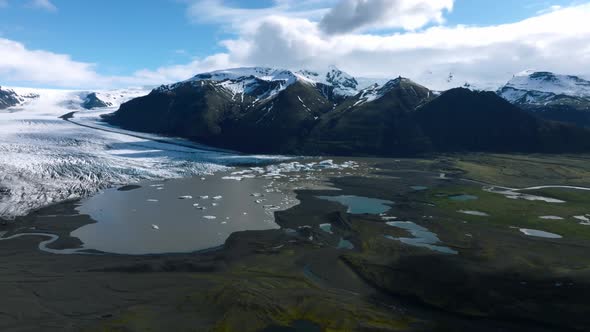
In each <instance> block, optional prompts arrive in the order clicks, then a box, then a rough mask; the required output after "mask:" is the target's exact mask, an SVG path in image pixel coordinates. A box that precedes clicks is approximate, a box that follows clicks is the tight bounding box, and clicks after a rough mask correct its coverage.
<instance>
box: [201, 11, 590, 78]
mask: <svg viewBox="0 0 590 332" xmlns="http://www.w3.org/2000/svg"><path fill="white" fill-rule="evenodd" d="M334 12H335V10H332V11H330V12H329V14H327V15H331V14H332V13H334ZM202 15H207V13H202ZM588 17H590V4H585V5H578V6H573V7H567V8H560V9H558V8H555V9H554V10H553V11H552V12H549V13H545V14H542V15H538V16H536V17H532V18H530V19H527V20H523V21H520V22H516V23H512V24H503V25H495V26H487V27H476V26H451V27H450V26H435V27H431V28H428V29H426V30H422V31H414V32H406V33H394V34H385V35H384V34H371V33H356V32H349V33H341V34H335V35H333V34H326V33H324V31H323V30H324V29H325V27H324V24H323V23H322V22H325V20H320V21H319V22H318V21H314V20H313V19H307V18H300V17H295V18H293V17H287V16H286V15H281V13H280V12H278V13H272V14H269V15H266V16H264V15H262V16H260V17H257V18H256V19H254V20H248V21H247V22H246V23H244V24H242V25H241V26H240V30H239V33H238V36H237V38H234V39H230V40H225V41H223V42H222V45H224V46H225V47H226V48H227V56H228V62H229V63H237V64H241V65H266V66H279V67H288V68H301V67H308V68H321V67H324V66H327V65H329V64H336V65H338V66H340V67H342V69H344V70H347V71H349V72H351V73H352V74H355V75H363V76H379V77H396V76H398V75H403V76H407V77H410V78H413V79H415V80H417V81H419V82H424V83H425V84H429V85H431V86H432V87H434V88H446V87H448V85H449V83H447V82H446V79H447V77H448V75H449V73H450V72H453V73H454V76H455V81H453V82H451V83H450V84H453V85H461V84H463V83H464V82H465V81H469V82H470V83H475V84H478V85H483V86H486V87H487V86H493V85H499V84H501V83H502V82H504V81H506V80H508V79H509V78H510V77H511V75H512V74H513V73H516V72H520V71H522V70H524V69H529V68H536V69H539V70H550V71H556V72H561V73H571V74H588V71H589V70H590V69H589V68H590V54H589V53H588V48H586V47H585V45H588V44H590V25H589V24H587V18H588ZM357 26H358V25H357Z"/></svg>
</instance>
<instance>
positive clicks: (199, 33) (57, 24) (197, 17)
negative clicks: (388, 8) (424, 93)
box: [0, 0, 585, 86]
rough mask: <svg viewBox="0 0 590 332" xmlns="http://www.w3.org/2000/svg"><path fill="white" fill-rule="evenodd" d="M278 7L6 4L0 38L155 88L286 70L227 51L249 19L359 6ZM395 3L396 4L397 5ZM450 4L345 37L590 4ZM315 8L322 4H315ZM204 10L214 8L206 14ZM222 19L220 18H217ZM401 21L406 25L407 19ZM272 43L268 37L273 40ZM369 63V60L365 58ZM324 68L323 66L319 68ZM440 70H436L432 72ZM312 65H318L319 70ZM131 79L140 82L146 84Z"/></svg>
mask: <svg viewBox="0 0 590 332" xmlns="http://www.w3.org/2000/svg"><path fill="white" fill-rule="evenodd" d="M280 1H282V2H284V3H287V4H288V5H287V7H288V8H287V9H281V8H278V7H280V5H277V2H276V1H271V0H260V1H250V0H248V1H246V0H232V1H222V0H204V1H199V0H124V1H122V0H101V1H74V0H0V38H2V39H4V40H8V41H13V42H15V43H18V44H21V45H22V46H23V47H25V48H26V50H27V51H31V52H34V51H36V50H42V51H44V52H50V53H55V54H59V55H66V56H68V57H69V59H70V60H71V61H73V62H79V63H82V64H88V65H89V66H90V68H89V69H88V70H90V71H92V73H91V74H88V73H86V74H88V77H91V76H92V75H97V76H99V77H100V78H101V79H102V78H104V77H117V78H118V79H117V80H119V81H121V82H119V83H117V84H125V82H124V81H126V80H125V79H123V78H122V77H133V76H134V75H136V76H137V72H138V71H150V73H149V75H150V79H146V80H145V81H146V82H145V83H147V84H151V83H155V82H151V81H150V80H156V79H157V78H159V77H156V76H154V73H152V71H153V72H158V70H159V69H161V70H167V68H170V67H174V66H181V67H186V68H185V69H187V72H186V75H189V72H188V69H194V70H199V69H204V70H205V69H207V67H206V65H207V64H208V63H210V64H211V65H212V67H216V66H217V65H222V64H228V65H230V64H236V65H265V64H267V62H268V64H270V65H277V64H279V65H280V64H281V63H275V62H274V61H273V59H271V60H270V61H269V60H268V59H264V60H261V62H264V63H253V62H256V59H255V58H254V59H253V58H252V57H243V58H239V57H238V56H237V55H235V54H239V53H240V50H239V49H237V47H238V46H235V47H234V49H233V50H231V49H230V50H228V46H227V44H226V41H230V43H231V41H236V40H243V39H247V38H254V37H253V34H254V33H253V32H252V31H253V29H256V28H258V27H252V26H248V24H246V21H253V22H258V21H259V20H261V17H263V16H268V17H270V16H273V15H278V16H283V17H284V22H289V24H292V25H293V26H295V25H296V24H300V23H301V24H303V25H305V24H306V23H305V22H303V23H302V22H294V21H292V20H293V18H294V17H297V18H300V19H304V20H307V21H309V22H311V23H313V24H315V23H318V22H319V21H321V20H322V17H321V16H319V17H317V16H314V15H316V14H308V13H307V11H308V10H310V9H321V10H325V11H329V10H330V9H332V8H333V7H336V6H337V5H338V4H339V2H344V1H352V2H354V1H355V0H341V1H340V0H319V1H317V0H316V1H315V2H312V4H311V5H309V4H308V5H305V4H303V5H301V6H299V5H298V4H297V2H295V1H293V0H280ZM308 1H309V0H308ZM397 1H398V0H391V2H397ZM444 1H446V3H449V2H450V3H452V10H451V11H449V10H445V9H442V10H439V9H433V10H439V11H440V13H442V17H443V18H444V21H437V20H436V19H434V18H433V19H430V20H429V21H428V22H427V23H426V24H422V25H421V26H420V27H419V28H417V29H415V28H410V29H408V28H407V27H406V26H395V23H390V22H389V23H384V22H385V19H384V18H380V19H379V20H380V21H379V23H378V24H377V23H375V24H373V23H371V24H373V25H370V26H367V28H366V29H359V30H354V31H347V34H348V35H350V36H351V38H353V37H354V35H365V36H366V35H375V36H381V37H387V36H390V35H395V34H398V35H404V34H412V33H420V32H421V31H426V30H428V29H430V28H432V27H436V26H442V27H447V28H453V27H457V26H458V25H469V26H478V27H486V26H500V25H503V24H509V23H517V22H520V21H523V20H525V19H527V18H531V17H535V16H539V15H543V14H544V13H545V12H549V11H551V8H553V10H556V9H558V8H559V7H557V6H560V7H561V8H567V7H569V6H575V5H584V4H585V2H584V1H578V2H573V1H571V0H570V1H568V0H551V1H549V0H548V1H544V0H540V1H533V0H523V1H514V0H478V1H473V0H456V1H452V0H441V3H442V2H444ZM303 2H305V1H303ZM376 2H378V1H376ZM399 2H403V0H399ZM203 3H214V4H216V5H217V6H218V7H219V8H217V7H216V8H217V9H216V10H219V11H221V10H227V13H226V12H223V13H221V14H219V13H218V12H213V11H209V10H210V6H209V7H206V6H203ZM300 3H301V2H300ZM314 3H320V4H321V5H319V6H315V5H314ZM441 6H444V5H441ZM195 7H196V9H195ZM304 7H305V8H304ZM316 7H317V8H316ZM191 8H192V10H191ZM202 8H208V9H205V10H202V11H201V9H202ZM220 8H221V9H220ZM236 8H241V9H246V11H245V12H244V13H246V14H244V17H243V20H241V19H240V17H239V15H238V16H237V17H236V15H235V13H233V14H232V13H231V11H230V10H229V9H236ZM264 8H266V9H269V8H270V10H269V11H268V12H264V13H262V12H258V11H256V10H257V9H264ZM441 8H442V7H441ZM247 9H251V10H247ZM200 11H201V12H200ZM248 13H252V15H253V17H249V16H248V15H249V14H248ZM217 14H219V15H218V16H216V15H217ZM400 15H402V14H400ZM429 15H430V14H429ZM401 19H402V20H403V17H401ZM376 22H377V21H376ZM275 23H276V24H282V23H277V22H274V23H273V24H275ZM261 24H263V23H261ZM285 24H287V23H285ZM294 29H299V27H294ZM301 29H303V28H301ZM280 33H283V34H284V33H287V32H285V31H283V30H281V31H277V35H278V34H280ZM272 37H273V36H268V38H272ZM294 38H295V37H294ZM318 38H320V37H318ZM321 38H326V39H327V38H328V37H321ZM330 38H331V39H330V42H333V41H334V40H335V39H337V38H342V37H341V35H339V36H335V37H330ZM253 40H255V39H253ZM336 45H337V44H336ZM385 48H387V47H385ZM220 54H221V55H228V56H227V59H226V58H224V60H223V61H219V60H216V62H212V61H213V60H211V61H207V60H208V57H210V56H213V55H220ZM365 57H367V55H366V54H365ZM306 59H307V58H306ZM309 59H311V57H310V58H309ZM196 60H198V61H199V65H195V61H196ZM209 60H210V59H209ZM0 61H1V60H0ZM304 61H309V60H305V59H295V60H293V61H286V62H285V67H289V66H291V65H301V64H303V65H305V64H306V63H305V62H304ZM326 61H328V60H326ZM322 62H323V61H322ZM343 63H344V62H343ZM319 65H323V64H320V63H318V66H319ZM2 66H3V65H2V64H0V83H4V84H13V85H14V84H18V85H37V86H38V85H41V86H59V85H61V84H60V83H59V82H57V81H56V82H51V80H44V79H34V80H28V79H27V77H23V75H13V76H11V71H12V72H13V73H14V72H16V70H11V69H10V63H8V64H4V67H8V68H9V69H4V70H2ZM187 66H188V67H187ZM437 66H438V64H437ZM437 66H434V65H433V67H437ZM310 67H313V64H311V66H310ZM362 68H363V66H359V68H358V69H356V70H355V69H352V71H363V69H362ZM176 69H178V71H179V73H178V74H177V76H178V77H174V78H172V77H171V78H170V80H173V79H177V78H180V77H181V75H182V74H180V70H181V69H183V68H176ZM212 69H215V68H212ZM345 69H346V68H345ZM523 69H526V68H523ZM445 70H446V69H445ZM371 74H373V75H375V74H379V73H378V70H371ZM391 74H392V75H393V74H394V73H391ZM161 76H162V79H164V80H168V77H166V75H164V74H163V75H161ZM128 81H130V82H129V83H142V82H141V80H140V79H137V80H132V79H129V80H128ZM76 84H77V83H76ZM66 85H67V84H66Z"/></svg>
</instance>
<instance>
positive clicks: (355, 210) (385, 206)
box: [318, 195, 393, 214]
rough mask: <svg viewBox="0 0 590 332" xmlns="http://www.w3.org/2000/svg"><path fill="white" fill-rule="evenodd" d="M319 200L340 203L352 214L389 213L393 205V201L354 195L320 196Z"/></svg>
mask: <svg viewBox="0 0 590 332" xmlns="http://www.w3.org/2000/svg"><path fill="white" fill-rule="evenodd" d="M318 198H320V199H323V200H327V201H331V202H336V203H340V204H342V205H344V206H346V207H348V210H347V212H348V213H351V214H381V213H385V212H387V211H389V210H390V209H391V205H392V204H393V202H392V201H387V200H383V199H377V198H369V197H361V196H353V195H341V196H318Z"/></svg>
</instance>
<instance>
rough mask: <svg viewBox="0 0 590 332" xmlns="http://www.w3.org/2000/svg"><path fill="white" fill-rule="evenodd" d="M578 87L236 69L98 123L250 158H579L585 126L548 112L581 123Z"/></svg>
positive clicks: (169, 89) (185, 84) (585, 144)
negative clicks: (471, 154)
mask: <svg viewBox="0 0 590 332" xmlns="http://www.w3.org/2000/svg"><path fill="white" fill-rule="evenodd" d="M587 83H588V82H587V81H584V80H582V79H581V78H577V77H574V76H558V75H554V74H551V73H535V72H531V73H523V74H520V75H517V76H515V77H514V78H513V79H512V80H511V81H510V82H509V83H508V84H507V85H506V86H504V87H502V88H501V89H500V90H498V91H497V92H496V93H494V92H486V91H472V90H469V89H466V88H456V89H451V90H449V91H444V92H436V91H431V90H430V89H428V88H426V87H424V86H422V85H420V84H417V83H415V82H413V81H412V80H410V79H408V78H402V77H398V78H395V79H392V80H390V81H388V82H387V83H385V84H383V85H378V84H375V85H371V86H368V87H361V86H359V83H358V80H356V79H355V78H354V77H352V76H351V75H348V74H346V73H344V72H342V71H340V70H339V69H337V68H336V67H330V68H328V70H326V71H324V72H315V71H308V70H300V71H290V70H281V69H272V68H261V67H254V68H237V69H229V70H221V71H214V72H210V73H203V74H199V75H196V76H194V77H193V78H191V79H189V80H186V81H182V82H178V83H175V84H171V85H163V86H160V87H158V88H156V89H154V90H153V91H152V92H151V93H150V94H148V95H147V96H143V97H139V98H136V99H133V100H130V101H129V102H126V103H123V104H122V105H121V107H120V108H119V110H118V111H116V112H115V113H113V114H109V115H107V116H105V118H104V119H105V121H107V122H109V123H111V124H113V125H117V126H121V127H123V128H125V129H130V130H136V131H145V132H154V133H160V134H166V135H173V136H180V137H185V138H188V139H191V140H195V141H198V142H201V143H206V144H210V145H214V146H221V147H224V148H231V149H236V150H239V151H244V152H255V153H285V154H343V155H379V156H397V155H414V154H419V153H426V152H454V151H493V152H581V151H590V131H589V130H588V129H586V128H584V126H585V123H584V122H583V121H580V122H579V123H578V122H577V121H575V120H574V119H571V118H569V117H565V118H563V119H561V118H558V117H557V116H554V115H552V114H551V112H553V113H555V112H558V110H560V111H562V112H564V113H568V114H569V113H570V112H580V114H586V113H583V112H587V109H585V108H584V107H587V104H586V102H587V97H586V95H585V93H586V91H587V87H588V85H587ZM570 94H572V95H570ZM566 99H567V100H568V103H565V100H566ZM574 101H579V102H577V103H576V102H574ZM557 105H561V106H559V107H558V106H557ZM563 105H567V107H566V106H563ZM548 106H550V107H551V108H550V107H548ZM549 120H561V121H564V122H569V123H563V122H556V121H549ZM572 122H574V123H572Z"/></svg>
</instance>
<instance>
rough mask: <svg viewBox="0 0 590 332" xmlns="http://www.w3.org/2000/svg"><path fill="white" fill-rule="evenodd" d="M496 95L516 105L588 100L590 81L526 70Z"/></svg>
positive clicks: (515, 76) (589, 96)
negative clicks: (572, 99) (571, 99)
mask: <svg viewBox="0 0 590 332" xmlns="http://www.w3.org/2000/svg"><path fill="white" fill-rule="evenodd" d="M497 93H498V95H500V96H501V97H502V98H504V99H506V100H508V101H509V102H511V103H513V104H518V105H548V104H550V103H553V102H558V101H559V100H560V99H563V97H572V98H590V81H586V80H584V79H582V78H580V77H578V76H573V75H559V74H554V73H551V72H546V71H533V70H527V71H523V72H521V73H518V74H516V75H514V77H513V78H512V79H511V80H510V81H509V82H508V83H507V84H506V85H505V86H504V87H502V88H500V89H499V90H498V92H497Z"/></svg>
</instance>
